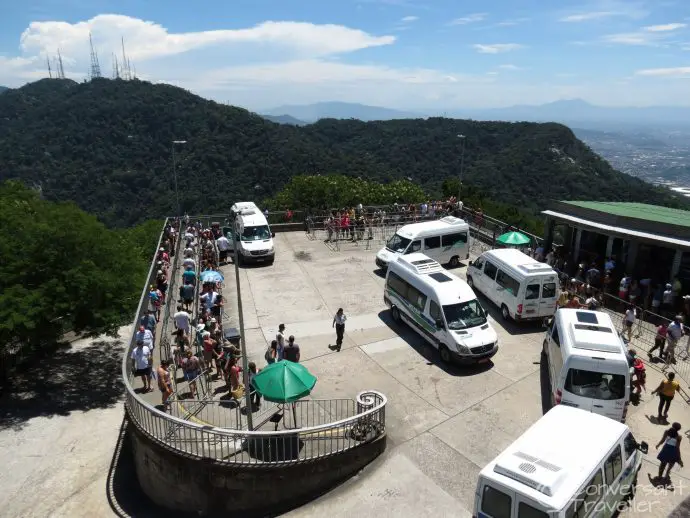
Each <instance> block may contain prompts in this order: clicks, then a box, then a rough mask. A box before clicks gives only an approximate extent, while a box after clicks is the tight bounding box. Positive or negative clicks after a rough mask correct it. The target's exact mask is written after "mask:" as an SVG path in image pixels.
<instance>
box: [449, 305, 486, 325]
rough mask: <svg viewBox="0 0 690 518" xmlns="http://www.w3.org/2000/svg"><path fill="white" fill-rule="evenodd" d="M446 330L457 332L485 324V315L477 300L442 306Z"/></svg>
mask: <svg viewBox="0 0 690 518" xmlns="http://www.w3.org/2000/svg"><path fill="white" fill-rule="evenodd" d="M443 314H444V315H445V316H446V322H447V323H448V329H453V330H458V329H467V328H469V327H476V326H482V325H484V324H486V313H484V308H482V306H481V305H480V304H479V301H478V300H477V299H475V300H470V301H467V302H462V303H460V304H450V305H448V306H443Z"/></svg>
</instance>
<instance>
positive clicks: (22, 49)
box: [0, 0, 690, 110]
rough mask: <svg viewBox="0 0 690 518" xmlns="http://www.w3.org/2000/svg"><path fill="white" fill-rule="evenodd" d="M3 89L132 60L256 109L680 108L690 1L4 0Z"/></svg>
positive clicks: (157, 78) (686, 77)
mask: <svg viewBox="0 0 690 518" xmlns="http://www.w3.org/2000/svg"><path fill="white" fill-rule="evenodd" d="M0 23H1V24H2V25H1V26H2V31H0V84H3V85H7V86H19V85H21V84H23V83H25V82H27V81H33V80H36V79H39V78H41V77H45V76H47V70H46V68H47V67H46V65H45V62H46V58H48V57H51V56H54V55H55V54H56V53H57V50H58V49H60V52H61V55H62V56H63V60H64V63H65V72H66V75H67V76H68V77H71V78H73V79H76V80H81V79H83V78H85V77H86V75H87V72H88V68H89V52H88V50H89V47H88V35H89V33H91V34H92V35H93V40H94V43H95V46H96V48H97V51H98V55H99V59H100V63H101V68H102V70H103V72H104V74H106V75H110V74H111V70H112V61H113V60H112V53H113V52H116V53H117V54H121V50H120V39H121V38H122V37H124V39H125V45H126V49H127V54H128V56H129V58H130V59H131V61H132V63H133V64H134V65H135V67H136V71H137V75H138V76H140V77H141V78H142V79H146V80H150V81H153V82H167V83H171V84H175V85H179V86H181V87H184V88H187V89H189V90H191V91H193V92H195V93H198V94H200V95H203V96H205V97H209V98H213V99H216V100H219V101H223V102H228V103H231V104H236V105H239V106H245V107H248V108H250V109H254V110H261V109H262V108H270V107H274V106H278V105H282V104H301V103H311V102H318V101H332V100H340V101H348V102H361V103H366V104H374V105H381V106H389V107H394V108H407V109H438V110H451V109H455V108H462V107H498V106H509V105H513V104H541V103H546V102H551V101H554V100H557V99H571V98H582V99H585V100H587V101H590V102H592V103H595V104H601V105H610V106H620V105H630V106H633V105H635V106H643V105H690V95H688V94H689V93H690V1H688V0H678V1H664V0H658V1H656V2H644V1H641V2H637V1H621V0H580V1H575V0H558V1H556V0H551V1H547V0H483V1H462V2H461V1H458V0H455V1H451V0H421V1H418V0H330V1H326V0H251V1H249V0H232V1H231V0H199V1H197V2H181V1H177V0H167V1H163V0H146V1H142V0H136V1H135V0H117V1H115V0H25V1H22V2H5V3H4V5H3V14H2V22H0Z"/></svg>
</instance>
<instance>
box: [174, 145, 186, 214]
mask: <svg viewBox="0 0 690 518" xmlns="http://www.w3.org/2000/svg"><path fill="white" fill-rule="evenodd" d="M186 143H187V141H186V140H173V141H172V163H173V181H174V182H175V201H176V203H177V214H175V215H176V216H177V217H178V218H179V217H180V193H179V191H178V190H177V167H176V166H175V145H177V144H180V145H182V144H186Z"/></svg>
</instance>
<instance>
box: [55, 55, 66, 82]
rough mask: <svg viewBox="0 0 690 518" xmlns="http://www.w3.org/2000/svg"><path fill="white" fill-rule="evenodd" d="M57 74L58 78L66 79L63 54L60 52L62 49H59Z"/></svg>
mask: <svg viewBox="0 0 690 518" xmlns="http://www.w3.org/2000/svg"><path fill="white" fill-rule="evenodd" d="M57 76H58V79H65V68H64V67H63V66H62V55H61V54H60V49H58V59H57Z"/></svg>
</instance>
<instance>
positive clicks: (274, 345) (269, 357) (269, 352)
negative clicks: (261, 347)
mask: <svg viewBox="0 0 690 518" xmlns="http://www.w3.org/2000/svg"><path fill="white" fill-rule="evenodd" d="M276 358H278V340H271V345H269V346H268V348H267V349H266V352H265V353H264V359H265V360H266V363H267V364H268V365H271V364H272V363H275V362H276Z"/></svg>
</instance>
